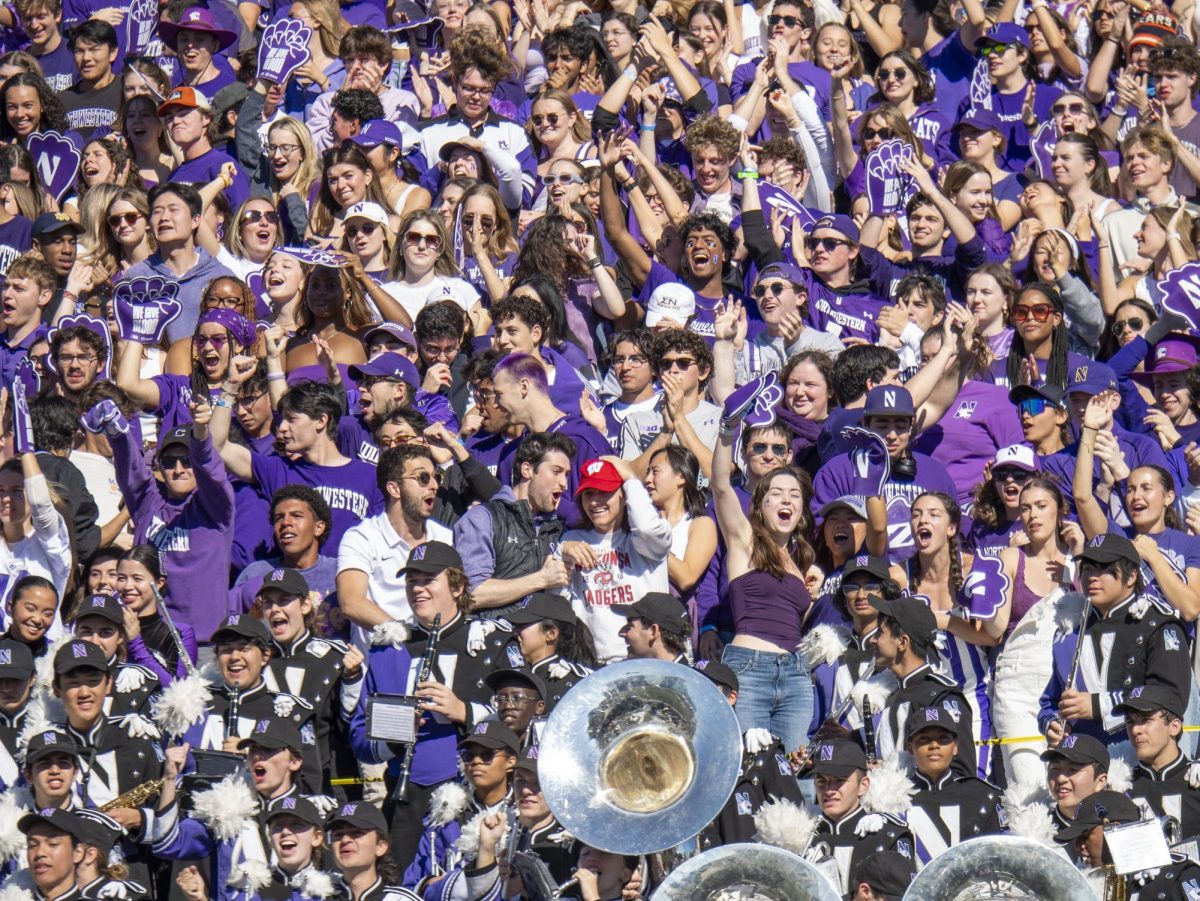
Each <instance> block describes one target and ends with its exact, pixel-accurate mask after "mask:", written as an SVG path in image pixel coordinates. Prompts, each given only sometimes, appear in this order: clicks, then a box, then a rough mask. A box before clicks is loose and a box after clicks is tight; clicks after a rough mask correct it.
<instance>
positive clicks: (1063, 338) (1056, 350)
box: [1005, 282, 1068, 391]
mask: <svg viewBox="0 0 1200 901" xmlns="http://www.w3.org/2000/svg"><path fill="white" fill-rule="evenodd" d="M1029 291H1034V292H1036V293H1038V294H1041V295H1042V297H1044V298H1045V299H1046V300H1047V301H1049V302H1050V305H1051V306H1052V307H1054V312H1055V313H1057V314H1058V315H1059V316H1060V317H1061V316H1062V314H1063V299H1062V295H1061V294H1060V293H1059V292H1058V288H1056V287H1054V286H1053V285H1051V284H1048V283H1047V282H1032V283H1030V284H1028V285H1026V286H1025V287H1024V288H1022V289H1021V293H1020V294H1018V295H1017V300H1018V301H1019V300H1020V299H1021V297H1023V296H1024V295H1025V294H1026V293H1027V292H1029ZM1067 344H1068V335H1067V323H1066V320H1065V319H1060V321H1059V323H1058V325H1056V326H1055V327H1054V335H1053V338H1052V340H1051V343H1050V359H1049V360H1047V361H1046V384H1047V385H1053V386H1054V387H1056V388H1058V389H1059V390H1060V391H1061V390H1065V389H1066V387H1067ZM1029 353H1030V352H1029V351H1028V350H1027V349H1026V348H1025V339H1024V338H1022V337H1021V333H1020V331H1017V332H1015V333H1014V334H1013V340H1012V345H1011V347H1009V350H1008V360H1006V361H1005V374H1006V375H1007V376H1008V384H1009V385H1011V386H1016V385H1020V384H1022V381H1021V366H1022V364H1023V363H1024V361H1025V358H1026V357H1028V356H1029Z"/></svg>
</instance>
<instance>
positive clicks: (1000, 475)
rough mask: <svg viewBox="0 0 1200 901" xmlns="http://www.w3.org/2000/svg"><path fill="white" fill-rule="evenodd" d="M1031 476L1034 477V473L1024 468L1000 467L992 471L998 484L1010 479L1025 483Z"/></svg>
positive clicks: (1017, 482)
mask: <svg viewBox="0 0 1200 901" xmlns="http://www.w3.org/2000/svg"><path fill="white" fill-rule="evenodd" d="M1031 478H1033V473H1032V472H1026V471H1025V470H1024V469H1000V470H993V472H992V481H993V482H995V483H996V484H998V485H1003V484H1004V483H1005V482H1007V481H1009V480H1010V479H1011V480H1012V481H1013V482H1014V483H1016V484H1017V485H1024V484H1025V483H1026V482H1028V481H1029V480H1030V479H1031Z"/></svg>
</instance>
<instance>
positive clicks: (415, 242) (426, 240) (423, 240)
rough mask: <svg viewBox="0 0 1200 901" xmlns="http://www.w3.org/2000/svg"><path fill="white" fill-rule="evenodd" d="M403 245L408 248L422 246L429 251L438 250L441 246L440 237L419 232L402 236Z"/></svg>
mask: <svg viewBox="0 0 1200 901" xmlns="http://www.w3.org/2000/svg"><path fill="white" fill-rule="evenodd" d="M404 243H405V244H407V245H408V246H409V247H420V246H422V245H424V246H425V247H428V248H429V249H430V250H439V249H440V248H441V246H442V238H441V235H426V234H422V233H421V232H408V233H406V234H405V235H404Z"/></svg>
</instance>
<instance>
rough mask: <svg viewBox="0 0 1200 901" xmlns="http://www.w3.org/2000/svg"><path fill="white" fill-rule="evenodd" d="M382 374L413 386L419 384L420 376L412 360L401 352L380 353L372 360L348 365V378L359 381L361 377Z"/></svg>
mask: <svg viewBox="0 0 1200 901" xmlns="http://www.w3.org/2000/svg"><path fill="white" fill-rule="evenodd" d="M370 376H383V377H384V378H389V379H399V380H400V381H402V382H406V383H407V384H408V385H410V386H411V387H413V388H416V387H418V386H419V385H420V384H421V376H420V375H419V374H418V373H417V367H416V366H414V365H413V361H412V360H410V359H409V358H408V357H406V356H404V355H403V354H398V353H394V352H389V353H385V354H380V355H379V356H377V357H376V358H375V359H374V360H368V361H367V362H366V363H359V364H358V365H357V366H351V367H350V378H352V379H354V381H356V382H357V381H361V380H362V379H363V377H368V378H369V377H370Z"/></svg>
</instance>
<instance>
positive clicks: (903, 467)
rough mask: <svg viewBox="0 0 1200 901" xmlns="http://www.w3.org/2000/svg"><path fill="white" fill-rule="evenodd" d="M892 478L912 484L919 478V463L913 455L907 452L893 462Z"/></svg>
mask: <svg viewBox="0 0 1200 901" xmlns="http://www.w3.org/2000/svg"><path fill="white" fill-rule="evenodd" d="M892 477H893V478H896V479H901V480H903V481H905V482H911V481H912V480H913V479H915V478H916V477H917V461H916V460H914V459H913V455H912V454H911V453H909V452H908V451H905V452H904V453H903V454H902V455H901V456H899V457H897V458H896V459H895V460H893V461H892Z"/></svg>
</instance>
